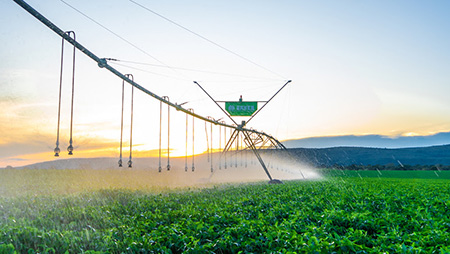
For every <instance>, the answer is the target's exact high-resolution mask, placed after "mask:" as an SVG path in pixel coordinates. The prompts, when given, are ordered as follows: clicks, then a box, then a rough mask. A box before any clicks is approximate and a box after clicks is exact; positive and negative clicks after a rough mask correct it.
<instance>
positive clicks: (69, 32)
mask: <svg viewBox="0 0 450 254" xmlns="http://www.w3.org/2000/svg"><path fill="white" fill-rule="evenodd" d="M65 33H66V34H67V35H69V36H70V35H71V34H73V39H74V40H76V38H75V32H73V31H68V32H65ZM63 69H64V38H63V39H62V43H61V68H60V73H59V99H58V124H57V130H56V147H55V149H54V150H53V151H54V152H55V157H58V156H59V153H60V152H61V149H60V148H59V129H60V122H61V97H62V83H63V80H62V77H63ZM74 88H75V46H74V47H73V56H72V102H71V115H70V140H69V147H68V148H67V151H68V152H69V155H73V141H72V126H73V99H74Z"/></svg>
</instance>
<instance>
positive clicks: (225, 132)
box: [223, 127, 227, 169]
mask: <svg viewBox="0 0 450 254" xmlns="http://www.w3.org/2000/svg"><path fill="white" fill-rule="evenodd" d="M223 136H224V138H223V139H224V143H225V149H224V151H223V153H224V161H225V165H224V168H225V169H227V150H226V148H227V145H226V144H227V128H226V127H224V128H223Z"/></svg>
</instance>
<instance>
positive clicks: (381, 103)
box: [0, 0, 450, 167]
mask: <svg viewBox="0 0 450 254" xmlns="http://www.w3.org/2000/svg"><path fill="white" fill-rule="evenodd" d="M27 3H28V4H30V5H31V6H32V7H34V8H35V9H36V10H37V11H39V12H40V13H41V14H43V15H44V16H46V17H47V18H48V19H49V20H51V21H52V22H53V23H54V24H56V25H57V26H59V27H60V28H61V29H63V30H65V31H69V30H71V31H75V33H76V38H77V41H78V42H80V43H81V44H82V45H84V46H85V47H86V48H88V49H89V50H90V51H92V52H93V53H94V54H96V55H97V56H99V57H104V58H114V59H117V60H119V61H110V62H109V63H110V64H111V66H113V67H115V68H117V69H118V70H119V71H121V72H122V73H131V74H133V76H134V80H135V81H136V82H137V83H139V84H140V85H142V86H143V87H145V88H146V89H148V90H150V91H152V92H154V93H156V94H158V95H160V96H168V97H169V99H170V101H171V102H176V103H184V102H187V103H186V104H184V107H186V108H192V109H193V110H194V111H195V112H196V113H198V114H200V115H203V116H211V117H213V118H214V119H221V118H223V119H222V120H223V121H226V122H227V123H231V121H230V120H228V119H227V118H226V116H225V115H224V114H223V113H222V112H221V110H220V109H219V108H218V107H217V106H215V105H214V103H213V102H212V101H211V100H210V99H209V98H208V97H207V96H206V95H205V94H204V93H203V92H202V91H201V90H200V88H198V87H197V86H196V85H195V84H194V83H193V81H198V82H199V84H201V85H202V86H203V87H204V88H205V89H206V90H207V91H208V92H209V93H210V94H211V96H212V97H213V98H214V99H216V100H220V101H236V100H238V98H239V96H240V95H242V96H243V99H244V100H249V101H252V100H253V101H266V100H268V99H269V98H270V97H271V96H272V95H273V94H274V93H275V92H276V91H277V90H278V89H279V88H281V86H282V85H284V84H285V83H286V81H287V80H292V82H291V83H290V84H289V85H288V86H286V88H285V89H283V90H282V91H281V92H280V93H279V94H278V95H277V96H276V97H275V98H274V99H273V101H271V102H270V103H269V104H267V106H266V107H265V108H264V110H262V111H261V112H260V113H259V114H258V115H257V116H256V117H255V118H254V120H252V121H251V123H249V125H248V127H252V128H254V129H257V130H262V131H264V132H266V133H268V134H270V135H273V136H274V137H276V138H277V139H279V140H288V139H299V138H306V137H320V136H338V135H367V134H376V135H386V136H411V135H431V134H435V133H438V132H448V131H450V119H449V117H448V116H449V115H450V102H449V100H448V95H449V94H450V71H449V70H450V50H449V45H450V34H449V33H448V31H449V30H450V17H449V16H448V10H449V9H450V2H448V1H443V0H441V1H439V0H437V1H415V0H413V1H411V0H408V1H406V0H399V1H387V0H381V1H298V0H296V1H287V0H285V1H253V0H249V1H237V0H229V1H206V0H194V1H170V0H169V1H167V0H165V1H162V0H159V1H143V0H135V1H129V0H112V1H106V0H104V1H101V0H99V1H85V0H77V1H75V0H64V1H61V0H46V1H38V0H28V1H27ZM142 6H143V7H144V8H143V7H142ZM149 10H151V11H153V12H156V13H158V14H160V15H162V16H163V17H165V18H167V19H169V20H171V21H174V22H176V23H177V24H179V25H181V26H182V27H184V28H187V29H189V30H190V31H192V32H194V33H196V34H197V35H200V36H197V35H194V34H193V33H191V32H189V31H187V30H186V29H183V28H180V27H179V26H177V25H175V24H173V23H171V22H169V21H168V20H167V19H164V18H162V17H160V16H158V15H155V14H154V13H152V12H151V11H149ZM80 12H81V13H80ZM0 24H1V25H0V45H2V47H1V49H0V59H1V61H0V107H1V109H2V110H1V111H0V133H2V135H1V136H0V167H5V166H7V165H11V166H20V165H26V164H29V163H34V162H37V161H47V160H53V159H55V158H54V157H53V149H54V148H55V142H56V126H57V112H58V111H57V110H58V91H59V90H58V89H59V71H60V62H61V38H60V37H59V36H58V35H56V34H55V33H54V32H53V31H51V30H50V29H48V28H47V27H46V26H44V25H43V24H41V23H40V22H39V21H38V20H36V19H35V18H34V17H32V16H31V15H30V14H28V13H27V12H26V11H25V10H23V9H22V8H21V7H19V6H18V5H17V4H16V3H14V2H13V1H1V2H0ZM211 42H212V43H211ZM218 45H219V46H218ZM65 46H66V47H65V54H64V72H63V74H64V75H63V90H62V108H61V131H60V133H61V134H60V135H61V136H60V137H61V140H60V143H61V144H60V147H61V150H62V151H63V152H62V153H61V157H60V158H62V159H64V158H70V157H69V156H68V155H67V152H65V149H66V147H67V144H68V139H69V124H70V96H71V94H70V85H71V84H70V82H71V68H72V66H71V52H72V51H71V50H72V48H71V47H70V45H69V44H67V43H66V44H65ZM230 51H231V52H232V53H231V52H230ZM75 67H76V71H75V101H74V126H73V132H74V133H73V139H74V146H75V152H74V154H75V155H74V156H73V157H100V156H107V157H117V156H118V155H119V141H120V119H121V115H120V112H121V89H122V81H121V80H120V79H119V78H117V77H116V76H114V75H113V74H111V73H109V72H108V71H107V70H105V69H101V68H98V66H97V65H96V63H95V62H93V61H92V60H91V59H89V58H88V57H86V56H85V55H84V54H82V53H81V52H79V51H78V52H76V65H75ZM130 96H131V87H130V86H128V85H127V86H125V109H124V119H125V120H124V157H127V156H128V154H127V153H128V150H127V149H128V148H127V147H128V146H129V140H130V104H131V102H130ZM262 105H263V104H262V103H260V104H259V106H260V107H261V106H262ZM159 107H160V104H159V102H158V101H157V100H155V99H152V98H150V97H149V96H146V95H144V94H143V93H142V92H139V91H137V90H135V91H134V111H133V112H134V114H133V119H134V120H133V154H134V155H135V156H149V155H155V154H157V152H158V148H159V143H158V141H159V113H160V108H159ZM170 114H171V124H170V139H171V141H170V147H171V149H173V150H172V152H171V153H172V155H174V156H177V155H178V156H182V155H184V153H185V145H186V143H185V132H186V123H185V122H186V117H185V115H184V114H182V113H180V112H176V111H175V110H173V109H172V110H171V112H170ZM237 120H238V121H241V120H245V118H237ZM188 121H189V123H188V132H189V133H191V131H192V119H190V118H189V119H188ZM162 126H163V128H162V129H163V131H162V136H161V137H162V147H163V148H167V131H166V129H167V108H166V107H164V108H163V123H162ZM194 126H195V138H196V139H195V142H194V143H195V153H201V152H204V151H205V150H206V135H205V124H204V123H203V122H201V121H195V122H194ZM206 127H207V128H210V126H209V125H208V126H206ZM219 131H220V133H221V134H224V133H225V132H227V135H229V134H228V130H226V131H225V130H223V129H220V130H219V127H217V126H215V127H214V129H213V147H214V148H216V149H217V148H219V147H220V146H223V142H224V138H225V137H224V136H223V135H221V139H220V140H221V141H220V142H221V144H220V145H219V137H218V136H217V135H218V133H219ZM209 135H210V134H209ZM210 136H211V135H210ZM190 138H191V136H190V134H189V141H188V145H189V147H191V146H192V144H191V143H190V142H191V141H190ZM188 153H189V154H191V153H192V151H191V150H189V151H188Z"/></svg>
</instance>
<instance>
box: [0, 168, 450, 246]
mask: <svg viewBox="0 0 450 254" xmlns="http://www.w3.org/2000/svg"><path fill="white" fill-rule="evenodd" d="M363 173H364V172H361V173H360V176H361V177H360V176H356V177H353V176H342V175H346V174H348V171H341V172H339V173H338V174H336V175H338V176H332V177H325V178H323V179H318V180H309V181H287V182H285V184H281V185H268V184H267V182H256V183H245V184H221V185H215V186H207V187H206V188H192V187H182V188H177V189H172V190H150V189H145V190H134V189H133V190H132V189H126V188H108V189H92V190H87V191H84V192H83V191H82V192H74V193H69V194H67V193H63V194H60V193H54V194H49V193H44V194H31V193H30V192H25V194H24V195H3V196H1V197H0V210H1V214H0V253H183V252H187V253H239V252H241V253H348V252H354V253H383V252H385V253H449V252H450V247H449V246H450V218H449V216H450V213H449V212H448V211H449V208H450V192H449V189H450V181H449V180H447V179H419V178H414V179H412V178H406V177H405V178H399V177H401V174H400V173H396V175H395V177H397V178H390V177H379V176H376V177H368V176H366V175H361V174H363ZM385 173H388V172H381V174H385ZM408 173H409V172H403V174H404V176H407V175H408ZM42 174H45V173H42ZM432 174H434V173H432ZM434 175H435V174H434ZM425 178H427V177H425ZM40 181H45V179H44V177H42V178H41V179H40Z"/></svg>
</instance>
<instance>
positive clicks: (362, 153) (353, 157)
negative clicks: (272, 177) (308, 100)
mask: <svg viewBox="0 0 450 254" xmlns="http://www.w3.org/2000/svg"><path fill="white" fill-rule="evenodd" d="M289 150H290V151H291V154H293V155H294V156H295V157H296V158H297V159H298V160H301V161H303V162H306V163H308V164H310V165H314V166H319V167H331V166H335V165H339V166H350V165H359V166H367V165H385V166H386V165H390V166H394V165H395V166H399V167H404V166H405V165H411V166H414V165H446V166H448V165H450V145H442V146H430V147H415V148H397V149H388V148H365V147H332V148H296V149H289Z"/></svg>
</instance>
